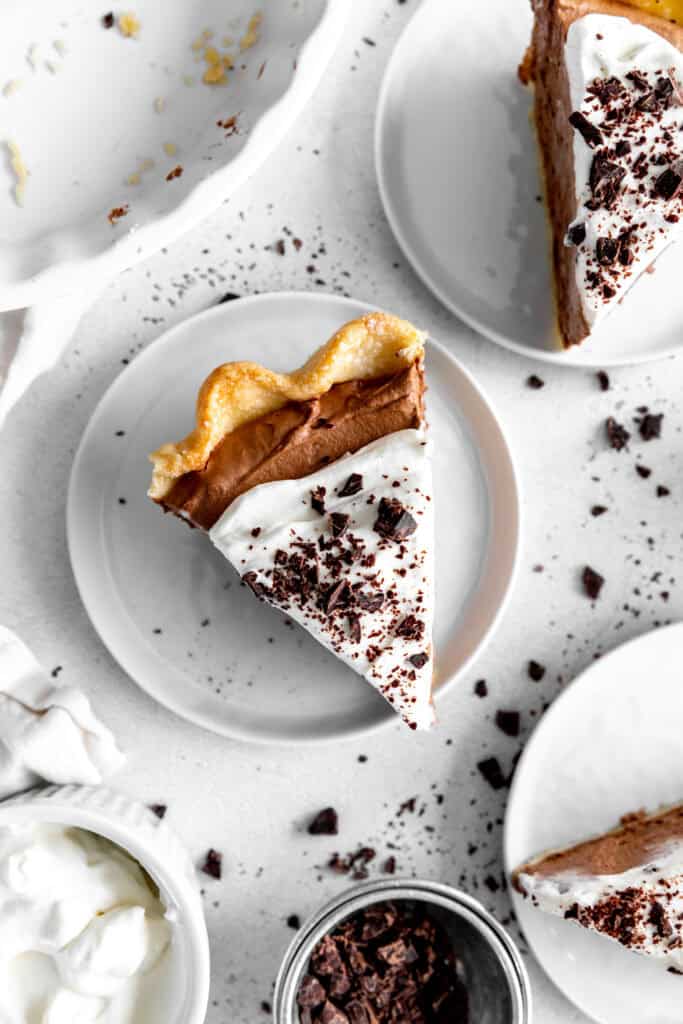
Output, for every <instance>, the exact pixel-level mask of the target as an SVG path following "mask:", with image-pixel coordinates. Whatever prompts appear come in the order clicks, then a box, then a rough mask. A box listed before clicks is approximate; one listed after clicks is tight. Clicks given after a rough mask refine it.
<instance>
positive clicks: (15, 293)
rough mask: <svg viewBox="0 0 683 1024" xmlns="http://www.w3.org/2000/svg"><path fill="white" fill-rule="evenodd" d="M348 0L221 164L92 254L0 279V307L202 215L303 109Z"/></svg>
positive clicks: (63, 290) (133, 254)
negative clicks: (165, 208)
mask: <svg viewBox="0 0 683 1024" xmlns="http://www.w3.org/2000/svg"><path fill="white" fill-rule="evenodd" d="M349 11H350V6H349V4H348V0H326V6H325V10H324V12H323V14H322V15H321V17H320V20H319V22H318V24H317V25H316V27H315V28H314V29H313V31H312V32H311V34H310V35H309V36H308V38H307V39H306V40H305V41H304V42H303V44H302V46H301V48H300V49H299V51H298V55H297V71H296V74H294V75H293V77H292V79H291V81H290V83H289V86H288V87H287V88H286V89H285V91H284V92H283V93H282V95H281V96H279V98H278V99H277V100H276V101H275V103H274V104H273V105H272V106H270V107H269V108H268V109H267V110H266V111H264V113H263V114H262V115H261V117H260V118H259V119H258V121H257V122H256V124H255V125H254V127H253V129H252V131H251V133H250V136H249V139H248V140H247V142H246V143H245V146H244V148H243V149H242V150H241V152H240V153H239V154H238V155H237V156H236V157H235V158H234V159H233V160H231V161H230V162H229V163H227V164H225V165H224V166H223V167H219V168H217V169H216V170H215V171H213V172H212V173H210V174H207V175H206V177H204V178H203V179H202V180H201V181H200V182H198V184H197V185H196V186H195V188H194V189H192V191H191V192H190V193H189V194H188V195H187V196H186V197H185V198H184V199H183V201H182V202H181V203H179V204H178V206H176V207H175V208H174V209H173V210H171V211H170V212H169V213H167V214H165V215H164V216H162V217H156V218H154V219H152V220H151V221H150V222H149V223H147V224H144V225H142V226H136V228H135V230H133V231H129V232H128V233H127V234H126V235H123V236H121V238H119V239H117V240H116V241H114V242H113V243H112V245H110V246H108V247H107V248H106V249H103V250H102V251H100V252H98V253H97V254H95V255H93V256H86V257H84V258H82V259H76V260H59V261H57V262H56V263H53V264H51V265H50V266H48V267H45V268H44V269H42V270H40V271H39V272H38V273H37V274H33V275H32V276H31V277H28V278H25V279H24V280H19V281H16V282H14V283H11V284H6V285H3V284H2V283H0V312H6V311H9V310H12V309H23V308H25V307H28V306H31V305H34V304H35V303H36V302H38V301H41V302H42V301H47V300H48V299H52V298H56V297H59V296H61V295H65V294H67V293H68V292H69V291H72V290H75V289H78V290H84V289H85V288H87V287H96V285H97V284H98V282H99V284H100V285H102V283H106V282H107V281H108V280H110V279H111V278H113V277H115V276H116V275H117V274H119V273H121V272H122V271H124V270H127V269H129V268H130V267H132V266H135V265H136V264H137V263H140V262H141V261H142V260H144V259H146V258H147V257H149V256H151V255H152V254H153V253H155V252H157V251H158V250H159V249H160V248H162V247H163V246H165V245H170V244H171V243H172V242H174V241H175V240H176V239H177V238H179V237H180V236H181V235H183V234H185V233H186V232H188V231H190V230H191V228H192V227H193V226H194V225H195V224H197V223H199V221H200V220H202V219H203V218H204V217H207V216H208V215H209V214H210V213H211V212H212V211H213V210H215V209H216V208H217V207H218V206H220V204H221V203H222V202H223V201H224V200H225V199H226V198H227V197H228V196H229V195H230V194H231V193H232V192H233V191H234V190H235V189H237V188H238V187H239V186H240V185H242V184H243V183H244V182H245V181H246V179H247V178H249V177H250V176H251V175H252V174H253V173H254V172H255V171H256V169H257V168H258V167H259V166H260V164H261V163H263V161H264V160H266V159H267V157H268V156H269V155H270V154H271V153H272V152H273V150H274V149H275V148H276V147H277V146H278V145H279V143H280V142H281V141H282V139H283V138H284V136H285V134H286V132H287V130H288V128H290V127H291V125H292V123H293V122H294V121H295V120H296V118H297V117H298V116H299V115H300V113H301V112H302V110H303V108H304V106H305V105H306V103H307V102H308V100H309V99H310V97H311V96H312V94H313V92H314V91H315V89H316V87H317V85H318V83H319V82H320V80H321V78H322V76H323V74H324V72H325V69H326V67H327V65H328V64H329V62H330V60H331V59H332V55H333V53H334V51H335V49H336V47H337V44H338V42H339V40H340V38H341V35H342V32H343V29H344V26H345V24H346V21H347V18H348V15H349Z"/></svg>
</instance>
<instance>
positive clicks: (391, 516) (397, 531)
mask: <svg viewBox="0 0 683 1024" xmlns="http://www.w3.org/2000/svg"><path fill="white" fill-rule="evenodd" d="M372 528H373V530H374V531H375V533H378V534H379V535H380V536H381V537H385V538H386V539H387V540H395V541H402V540H406V538H407V537H409V536H410V535H411V534H412V533H414V532H415V530H416V529H417V523H416V522H415V520H414V518H413V517H412V516H411V514H410V512H408V510H407V509H406V508H405V507H404V506H403V505H402V504H401V502H400V501H399V500H398V499H397V498H382V499H381V501H380V503H379V507H378V510H377V519H376V520H375V522H374V525H373V527H372Z"/></svg>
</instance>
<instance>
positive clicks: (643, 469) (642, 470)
mask: <svg viewBox="0 0 683 1024" xmlns="http://www.w3.org/2000/svg"><path fill="white" fill-rule="evenodd" d="M636 473H637V474H638V476H640V477H642V478H643V480H647V478H648V477H649V476H652V470H651V469H648V468H647V466H636Z"/></svg>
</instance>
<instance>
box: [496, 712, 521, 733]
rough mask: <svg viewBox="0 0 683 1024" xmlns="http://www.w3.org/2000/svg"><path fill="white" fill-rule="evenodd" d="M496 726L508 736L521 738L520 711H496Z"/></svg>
mask: <svg viewBox="0 0 683 1024" xmlns="http://www.w3.org/2000/svg"><path fill="white" fill-rule="evenodd" d="M496 725H497V726H498V728H499V729H500V731H501V732H504V733H505V735H506V736H519V711H496Z"/></svg>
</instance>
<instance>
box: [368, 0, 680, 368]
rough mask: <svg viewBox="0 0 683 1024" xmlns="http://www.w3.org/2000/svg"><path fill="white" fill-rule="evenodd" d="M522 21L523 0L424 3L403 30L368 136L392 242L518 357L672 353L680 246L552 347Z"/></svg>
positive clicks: (443, 295) (560, 359)
mask: <svg viewBox="0 0 683 1024" xmlns="http://www.w3.org/2000/svg"><path fill="white" fill-rule="evenodd" d="M531 25H532V19H531V5H530V4H529V0H487V2H486V3H453V2H452V0H425V2H424V3H423V4H422V6H421V7H420V8H419V9H418V11H417V12H416V14H415V15H414V16H413V18H412V20H411V21H410V22H409V24H408V26H407V28H406V29H405V31H404V33H403V35H402V37H401V39H400V40H399V42H398V45H397V46H396V49H395V50H394V53H393V55H392V58H391V61H390V63H389V67H388V69H387V72H386V75H385V79H384V84H383V86H382V91H381V95H380V101H379V108H378V113H377V122H376V135H375V148H376V166H377V176H378V179H379V186H380V191H381V194H382V199H383V202H384V208H385V210H386V214H387V217H388V219H389V222H390V224H391V226H392V228H393V231H394V233H395V235H396V238H397V239H398V242H399V244H400V245H401V247H402V249H403V251H404V252H405V255H406V257H407V258H408V260H409V261H410V262H411V263H412V265H413V268H414V269H415V270H416V271H417V273H418V274H419V275H420V277H421V278H422V279H423V281H424V282H425V284H426V285H427V286H428V287H429V288H430V289H431V290H432V291H433V292H434V293H435V294H436V295H437V296H438V297H439V298H440V299H441V301H442V302H443V303H444V305H446V306H447V307H448V308H449V309H451V310H452V311H453V312H454V313H456V314H457V315H458V316H460V317H462V319H463V320H466V321H467V323H469V324H470V325H471V326H472V327H474V328H475V329H476V330H478V331H481V333H482V334H485V335H487V336H488V337H489V338H491V339H492V340H493V341H496V342H498V343H499V344H501V345H504V346H505V347H506V348H510V349H513V350H514V351H516V352H520V353H522V354H523V355H527V356H532V357H533V358H535V359H544V360H549V361H553V362H557V363H564V364H566V365H568V366H584V367H597V366H617V365H622V364H629V363H639V362H645V361H647V360H652V359H658V358H661V357H663V356H667V355H671V354H673V353H675V352H679V351H680V350H681V348H682V347H683V333H682V332H681V329H680V325H681V323H682V322H683V289H681V288H680V273H681V259H682V258H683V257H682V255H681V254H682V252H683V249H682V248H681V246H680V245H679V246H675V245H674V246H672V247H671V248H670V249H669V250H667V251H666V252H665V253H664V254H663V255H662V256H661V258H660V259H659V260H658V261H657V266H656V272H655V273H654V274H647V275H645V276H644V278H643V279H642V280H641V281H640V282H639V283H638V285H637V286H636V288H635V290H634V291H633V292H632V294H630V295H628V296H627V297H626V298H625V299H624V302H623V304H622V305H621V306H620V307H619V309H617V310H616V311H615V312H614V313H613V314H612V315H611V316H610V317H609V318H608V319H607V320H606V321H604V323H603V324H602V325H601V326H600V328H599V329H598V330H597V331H596V332H595V334H594V336H593V337H592V338H591V339H590V340H589V341H587V342H586V343H585V344H584V345H582V346H580V347H577V348H574V349H572V350H571V351H568V352H564V351H562V350H561V349H560V348H559V346H558V343H557V341H556V340H555V336H554V310H553V298H552V285H551V280H550V266H549V249H550V244H549V228H548V226H547V223H546V215H545V208H544V205H543V203H541V202H540V201H539V196H540V194H541V184H540V176H539V161H538V156H537V152H536V140H535V138H534V135H533V131H532V127H531V122H530V119H529V113H530V109H531V101H532V94H531V91H530V90H528V89H525V88H524V87H523V86H522V85H521V83H520V82H519V80H518V78H517V66H518V64H519V63H520V61H521V59H522V57H523V55H524V52H525V49H526V47H527V45H528V43H529V39H530V36H531Z"/></svg>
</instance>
